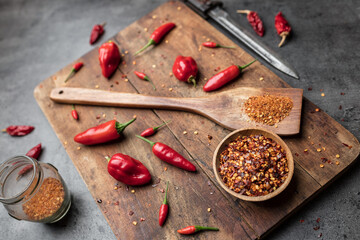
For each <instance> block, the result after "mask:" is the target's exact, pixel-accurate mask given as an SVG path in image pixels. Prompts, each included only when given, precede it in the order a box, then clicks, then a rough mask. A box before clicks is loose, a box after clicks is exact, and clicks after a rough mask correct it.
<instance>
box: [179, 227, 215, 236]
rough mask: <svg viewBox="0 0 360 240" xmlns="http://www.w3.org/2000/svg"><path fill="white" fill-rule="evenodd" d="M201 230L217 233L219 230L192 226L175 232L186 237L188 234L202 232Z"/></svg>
mask: <svg viewBox="0 0 360 240" xmlns="http://www.w3.org/2000/svg"><path fill="white" fill-rule="evenodd" d="M203 230H210V231H219V229H218V228H215V227H203V226H197V225H194V226H188V227H185V228H183V229H179V230H177V232H178V233H180V234H186V235H188V234H193V233H196V232H198V231H203Z"/></svg>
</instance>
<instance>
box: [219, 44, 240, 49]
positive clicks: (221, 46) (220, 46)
mask: <svg viewBox="0 0 360 240" xmlns="http://www.w3.org/2000/svg"><path fill="white" fill-rule="evenodd" d="M216 47H218V48H236V47H234V46H223V45H219V44H216Z"/></svg>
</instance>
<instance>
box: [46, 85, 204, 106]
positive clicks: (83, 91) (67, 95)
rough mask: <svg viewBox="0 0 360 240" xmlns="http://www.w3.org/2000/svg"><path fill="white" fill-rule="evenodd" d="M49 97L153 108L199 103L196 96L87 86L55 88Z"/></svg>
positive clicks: (86, 102) (89, 103)
mask: <svg viewBox="0 0 360 240" xmlns="http://www.w3.org/2000/svg"><path fill="white" fill-rule="evenodd" d="M50 99H51V100H53V101H55V102H59V103H70V104H86V105H100V106H115V107H134V108H155V109H175V110H188V111H195V110H196V106H198V105H199V104H201V100H200V99H198V98H169V97H154V96H146V95H141V94H133V93H121V92H111V91H104V90H94V89H87V88H70V87H60V88H55V89H53V90H52V91H51V93H50Z"/></svg>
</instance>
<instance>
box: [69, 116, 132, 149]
mask: <svg viewBox="0 0 360 240" xmlns="http://www.w3.org/2000/svg"><path fill="white" fill-rule="evenodd" d="M135 120H136V118H134V119H131V120H130V121H128V122H127V123H124V124H121V123H119V122H117V121H116V120H110V121H108V122H106V123H103V124H100V125H99V126H96V127H92V128H89V129H88V130H86V131H85V132H82V133H79V134H78V135H76V136H75V137H74V141H75V142H78V143H81V144H84V145H94V144H99V143H105V142H109V141H112V140H115V139H118V138H120V136H121V133H122V131H124V129H125V128H126V127H127V126H129V125H130V124H131V123H132V122H134V121H135Z"/></svg>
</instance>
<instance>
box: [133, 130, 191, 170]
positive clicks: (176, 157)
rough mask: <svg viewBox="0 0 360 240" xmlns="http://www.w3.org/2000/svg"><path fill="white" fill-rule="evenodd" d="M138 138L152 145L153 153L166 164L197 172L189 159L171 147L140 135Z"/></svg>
mask: <svg viewBox="0 0 360 240" xmlns="http://www.w3.org/2000/svg"><path fill="white" fill-rule="evenodd" d="M136 137H138V138H140V139H142V140H144V141H146V142H148V143H150V145H151V146H152V151H153V153H154V154H155V156H157V157H158V158H160V159H161V160H163V161H164V162H167V163H169V164H171V165H174V166H175V167H178V168H181V169H184V170H186V171H190V172H195V171H196V167H195V166H194V165H193V164H192V163H191V162H189V161H188V160H187V159H185V158H184V157H183V156H181V155H180V154H179V153H178V152H176V151H175V150H174V149H172V148H171V147H169V146H167V145H165V144H163V143H160V142H157V143H154V142H152V141H150V140H148V139H146V138H143V137H141V136H139V135H136Z"/></svg>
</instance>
